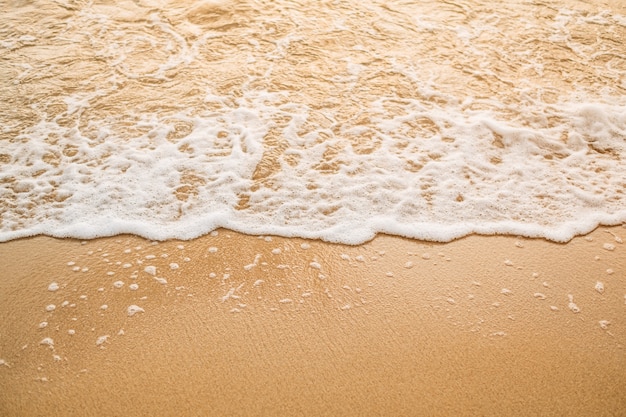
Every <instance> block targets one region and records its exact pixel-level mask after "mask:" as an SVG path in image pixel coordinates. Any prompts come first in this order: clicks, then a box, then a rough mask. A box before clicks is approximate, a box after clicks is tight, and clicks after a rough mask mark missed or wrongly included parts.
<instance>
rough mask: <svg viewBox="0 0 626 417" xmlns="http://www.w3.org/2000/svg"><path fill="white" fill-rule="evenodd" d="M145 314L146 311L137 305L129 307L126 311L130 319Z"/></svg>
mask: <svg viewBox="0 0 626 417" xmlns="http://www.w3.org/2000/svg"><path fill="white" fill-rule="evenodd" d="M144 312H145V310H144V309H143V308H141V307H139V306H138V305H135V304H132V305H130V306H128V308H127V309H126V314H127V315H128V317H132V316H134V315H135V314H137V313H144Z"/></svg>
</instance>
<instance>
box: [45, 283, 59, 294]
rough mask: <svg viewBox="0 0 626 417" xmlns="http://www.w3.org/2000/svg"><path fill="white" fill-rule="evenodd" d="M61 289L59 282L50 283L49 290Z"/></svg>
mask: <svg viewBox="0 0 626 417" xmlns="http://www.w3.org/2000/svg"><path fill="white" fill-rule="evenodd" d="M58 289H59V284H57V283H56V282H52V283H50V285H48V291H52V292H54V291H57V290H58Z"/></svg>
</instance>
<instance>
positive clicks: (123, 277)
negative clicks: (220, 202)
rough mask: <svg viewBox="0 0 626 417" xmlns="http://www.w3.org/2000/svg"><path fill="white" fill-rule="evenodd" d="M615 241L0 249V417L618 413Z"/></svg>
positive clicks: (255, 242)
mask: <svg viewBox="0 0 626 417" xmlns="http://www.w3.org/2000/svg"><path fill="white" fill-rule="evenodd" d="M623 239H626V229H624V228H622V227H614V228H599V229H597V230H596V231H594V232H593V233H591V234H590V235H588V236H586V237H578V238H575V239H574V240H572V241H571V242H570V243H568V244H555V243H551V242H547V241H544V240H536V239H525V238H516V237H510V236H496V237H484V236H470V237H467V238H464V239H461V240H458V241H454V242H451V243H447V244H433V243H427V242H419V241H413V240H407V239H402V238H398V237H390V236H379V237H377V238H376V239H374V240H373V241H371V242H369V243H367V244H364V245H361V246H342V245H334V244H328V243H323V242H319V241H305V240H300V239H288V238H279V237H271V238H269V237H266V238H263V237H256V236H246V235H241V234H237V233H233V232H230V231H226V230H220V231H219V234H218V235H217V236H205V237H203V238H200V239H197V240H194V241H189V242H180V241H167V242H160V243H151V242H149V241H146V240H144V239H141V238H138V237H134V236H117V237H112V238H106V239H97V240H93V241H87V242H80V241H76V240H59V239H52V238H48V237H36V238H31V239H24V240H17V241H12V242H8V243H2V244H0V264H1V265H2V272H0V275H1V279H0V315H1V317H2V320H1V321H0V359H1V360H2V362H0V363H2V366H0V415H3V416H36V415H60V416H64V415H81V416H88V415H98V416H140V415H146V416H147V415H150V416H156V415H159V416H165V415H172V416H195V415H215V416H218V415H224V416H225V415H246V416H248V415H255V416H277V415H290V416H291V415H311V416H323V415H333V416H338V415H389V416H402V415H498V416H502V415H509V416H510V415H520V416H522V415H523V416H528V415H542V416H547V415H559V416H590V415H594V416H602V415H607V416H608V415H623V414H624V413H626V390H625V389H624V387H626V352H624V345H625V343H626V320H624V317H625V315H626V298H625V297H626V256H625V255H624V250H626V249H625V248H624V245H623V243H622V242H623ZM51 284H56V285H51ZM132 284H135V285H137V287H135V286H132ZM57 286H58V289H57ZM132 306H136V307H132ZM129 307H131V308H130V310H129ZM139 309H141V310H143V311H141V310H139ZM48 310H51V311H48ZM133 312H135V314H132V313H133ZM131 314H132V315H131Z"/></svg>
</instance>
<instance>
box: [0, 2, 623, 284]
mask: <svg viewBox="0 0 626 417" xmlns="http://www.w3.org/2000/svg"><path fill="white" fill-rule="evenodd" d="M278 3H281V2H278ZM392 3H393V2H392ZM397 3H398V4H395V5H394V7H396V8H398V10H401V9H402V10H404V9H403V8H405V9H406V10H404V11H405V12H406V13H403V14H400V15H399V14H393V13H391V12H390V10H391V9H393V8H392V7H391V6H389V5H388V6H385V7H382V6H380V5H378V3H376V2H374V3H373V4H372V5H371V6H367V7H366V6H362V5H360V4H359V3H357V2H354V3H352V2H350V6H349V7H351V8H352V9H353V10H354V11H359V13H360V14H358V16H359V18H356V17H355V16H356V15H357V14H351V13H345V12H344V11H342V10H334V9H332V8H328V9H325V8H322V9H320V10H317V9H315V8H305V9H302V10H301V9H292V8H290V7H289V6H288V5H284V6H285V8H284V10H283V9H281V8H280V7H278V6H276V7H277V8H275V9H274V6H272V7H270V6H268V9H267V10H256V9H254V8H246V7H244V6H246V5H247V4H248V3H247V2H241V4H242V5H241V10H239V9H238V11H237V13H234V12H232V11H229V10H230V9H228V10H226V9H224V10H222V9H219V10H218V11H217V12H215V13H218V12H219V13H222V14H223V16H225V17H223V18H224V19H226V21H228V19H231V20H233V21H237V22H239V23H238V25H234V26H225V29H222V28H221V27H220V28H218V29H216V28H215V27H214V26H212V23H211V24H210V23H208V21H207V22H205V21H203V20H198V17H197V16H196V15H195V14H194V13H192V12H193V10H191V9H189V10H187V9H184V8H183V9H180V8H172V9H171V10H169V9H166V8H164V9H162V10H157V11H154V10H153V9H150V10H147V9H146V10H145V11H143V12H142V9H136V10H135V9H133V11H132V13H137V14H138V15H137V16H140V15H141V13H146V16H145V18H146V21H148V22H150V23H149V24H146V25H144V24H140V22H142V20H141V19H137V21H135V20H133V19H121V20H120V19H118V18H116V17H114V16H121V15H117V14H115V13H113V10H112V9H108V8H106V7H105V6H89V5H87V6H84V7H82V8H80V10H78V11H76V13H70V14H69V17H67V16H65V15H63V16H65V17H63V19H66V23H67V31H66V33H64V34H63V36H61V35H59V34H57V33H49V34H47V33H42V34H39V35H37V36H35V32H33V34H32V35H29V34H24V35H23V36H21V37H19V38H6V39H5V40H3V41H2V44H0V46H1V47H3V48H5V49H6V50H7V51H8V52H7V53H6V57H7V58H6V59H7V60H13V63H14V64H15V66H14V67H11V71H10V72H7V74H11V77H13V81H14V83H13V84H12V87H11V88H9V89H8V90H6V91H5V92H3V93H0V94H1V97H2V98H4V99H6V100H5V101H7V103H8V102H9V100H8V98H9V97H22V96H24V97H26V98H27V99H28V100H30V101H28V100H27V101H26V102H23V103H22V102H20V103H22V104H21V105H20V104H19V103H18V105H17V110H16V111H14V109H13V108H12V107H10V106H14V105H8V104H2V106H4V107H2V108H3V109H5V110H6V112H3V113H5V114H6V115H9V116H3V119H2V120H3V122H4V125H3V126H4V128H3V129H4V130H3V131H2V135H3V136H2V137H3V139H5V140H3V141H2V147H1V148H0V161H1V162H2V165H0V184H1V185H2V187H1V188H0V198H1V200H2V203H1V204H2V206H1V208H2V210H1V211H0V241H7V240H11V239H16V238H20V237H25V236H32V235H37V234H46V235H51V236H56V237H74V238H80V239H88V238H95V237H99V236H110V235H116V234H121V233H132V234H137V235H141V236H144V237H146V238H149V239H155V240H162V239H169V238H180V239H192V238H195V237H198V236H200V235H203V234H206V233H209V232H211V231H213V230H215V229H217V228H227V229H231V230H236V231H240V232H244V233H250V234H262V235H272V234H275V235H283V236H299V237H305V238H315V239H323V240H327V241H332V242H342V243H347V244H358V243H362V242H364V241H367V240H369V239H372V238H373V237H374V236H375V235H376V234H377V233H387V234H393V235H400V236H406V237H410V238H418V239H425V240H431V241H449V240H452V239H455V238H459V237H462V236H465V235H468V234H471V233H480V234H515V235H523V236H528V237H543V238H547V239H550V240H554V241H559V242H564V241H567V240H569V239H571V238H572V237H573V236H575V235H578V234H584V233H587V232H589V231H591V230H592V229H593V228H595V227H596V226H598V225H599V224H605V225H615V224H619V223H624V222H626V170H625V169H624V163H623V161H624V160H625V159H626V98H625V97H626V95H625V94H624V89H625V88H626V77H625V76H624V72H623V65H624V60H623V59H622V58H619V57H620V56H622V57H623V56H625V55H626V49H625V47H624V44H623V42H619V41H616V42H612V41H603V40H602V39H617V40H619V39H622V40H623V37H622V34H624V35H626V25H625V24H624V22H625V21H626V20H625V19H624V16H621V15H619V14H617V13H611V12H606V11H597V10H591V9H590V10H589V11H574V10H566V9H563V10H560V11H558V12H555V11H554V10H551V11H550V18H548V19H546V22H547V23H546V22H543V21H541V20H539V19H533V18H531V17H530V16H531V14H528V16H527V17H526V23H525V25H526V26H525V27H524V28H523V30H522V28H516V27H514V26H513V27H511V26H510V25H508V24H507V23H506V22H507V21H516V20H515V17H516V16H517V15H518V14H519V13H523V11H522V10H521V9H519V10H518V9H516V8H515V7H520V8H521V7H537V8H541V7H542V6H527V5H526V6H515V7H514V6H507V7H502V8H497V10H484V9H480V8H477V9H476V11H475V12H474V13H472V14H470V15H467V16H465V19H460V20H456V19H454V18H451V16H452V13H453V12H452V11H449V10H447V9H446V10H443V9H442V10H435V9H433V10H431V9H428V7H429V6H427V5H407V4H404V3H403V2H397ZM181 7H182V6H181ZM207 7H208V6H207ZM216 7H217V6H216ZM220 7H222V6H220ZM223 7H226V6H223ZM421 8H423V9H421ZM444 9H445V8H444ZM127 12H128V11H127ZM63 13H66V14H67V11H63ZM116 13H117V12H116ZM128 13H130V12H128ZM238 13H239V14H238ZM284 13H287V14H288V15H289V19H287V18H285V16H284ZM454 13H458V11H456V12H454ZM20 16H22V15H19V16H18V15H15V17H13V18H12V19H13V20H11V22H10V23H11V24H13V25H17V24H18V23H19V19H20V18H21V17H20ZM124 16H125V15H124ZM268 16H272V19H273V20H272V21H274V22H275V25H276V27H275V28H273V29H272V28H270V27H268V26H267V25H266V23H265V22H266V21H267V19H266V18H268ZM312 16H316V17H315V18H313V17H312ZM411 16H420V17H419V18H417V17H415V18H412V17H411ZM496 17H497V18H496ZM518 17H519V16H518ZM368 19H369V20H368ZM507 19H508V20H507ZM464 20H467V22H465V23H464ZM246 22H247V23H246ZM294 22H295V23H294ZM403 28H404V29H403ZM516 30H517V32H515V31H516ZM597 31H602V37H600V36H599V35H598V36H597V33H598V32H597ZM574 32H575V33H576V35H577V36H571V35H572V33H574ZM337 34H340V35H341V36H339V35H337ZM514 35H515V36H514ZM518 35H519V36H520V37H522V38H523V39H521V41H520V42H518V40H517V38H516V36H518ZM485 36H487V38H488V39H491V40H490V41H489V42H487V41H485ZM581 37H583V38H585V37H586V38H585V39H583V40H585V42H583V41H579V40H580V39H581ZM67 39H73V42H72V43H69V44H68V42H67ZM544 40H547V41H546V42H544ZM587 41H589V42H587ZM592 41H593V42H595V44H593V47H590V46H589V45H590V42H592ZM29 45H30V46H32V45H44V46H45V45H47V46H49V47H50V48H52V49H54V48H58V54H59V55H58V56H59V58H58V60H57V58H56V57H52V58H49V57H48V56H47V55H46V56H45V58H46V59H51V62H52V64H51V66H49V67H46V66H44V63H46V62H47V61H45V60H44V59H43V58H44V57H43V56H39V55H37V53H36V52H29V53H25V54H22V55H19V51H20V50H21V48H25V47H27V46H29ZM148 45H151V46H150V47H148ZM429 45H430V46H429ZM537 45H540V46H537ZM68 48H69V49H68ZM542 48H547V52H546V50H544V49H542ZM46 50H47V49H46ZM54 50H55V51H56V50H57V49H54ZM70 50H72V51H76V62H77V63H78V62H82V63H84V65H83V67H84V68H83V67H81V71H82V72H81V71H75V72H72V71H71V70H68V72H59V70H57V69H56V68H57V67H56V66H55V65H60V64H59V63H60V62H61V57H65V56H66V55H64V54H69V53H70V52H69V51H70ZM557 53H558V54H561V55H562V56H561V55H558V56H556V55H555V56H554V57H553V56H551V54H557ZM307 54H308V55H307ZM563 54H564V55H563ZM91 56H95V57H96V58H97V59H96V60H91V58H89V57H91ZM305 57H306V58H305ZM63 59H65V58H63ZM57 61H58V62H57ZM562 62H573V63H574V64H572V66H571V67H567V68H566V67H563V65H564V64H562ZM507 66H508V67H507ZM15 68H22V69H23V70H19V71H18V70H16V69H15ZM46 71H48V72H46ZM55 71H56V72H55ZM33 74H35V75H33ZM46 74H48V75H46ZM555 74H556V75H555ZM44 75H46V77H44ZM66 75H67V77H69V78H67V77H66V78H67V79H66V78H64V77H65V76H66ZM48 78H50V79H51V80H53V81H54V82H56V83H57V84H58V85H61V86H62V87H63V88H60V89H56V90H54V91H50V92H49V93H48V92H47V90H46V88H47V87H46V86H47V85H48V84H41V81H40V80H41V79H48ZM68 79H70V81H71V82H68V81H67V80H68ZM51 82H52V81H51ZM76 86H77V87H76ZM18 101H19V100H18ZM27 102H30V103H32V105H27ZM27 109H28V111H27ZM20 112H22V113H24V114H25V115H27V116H28V117H27V116H23V118H21V117H22V116H21V115H20V114H21V113H20ZM146 272H148V273H152V272H150V271H147V270H146ZM153 275H154V274H153Z"/></svg>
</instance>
